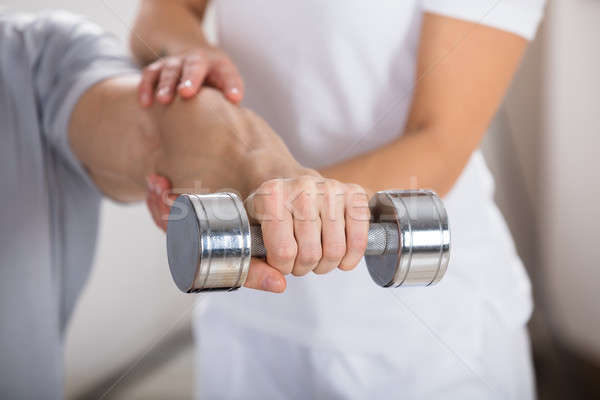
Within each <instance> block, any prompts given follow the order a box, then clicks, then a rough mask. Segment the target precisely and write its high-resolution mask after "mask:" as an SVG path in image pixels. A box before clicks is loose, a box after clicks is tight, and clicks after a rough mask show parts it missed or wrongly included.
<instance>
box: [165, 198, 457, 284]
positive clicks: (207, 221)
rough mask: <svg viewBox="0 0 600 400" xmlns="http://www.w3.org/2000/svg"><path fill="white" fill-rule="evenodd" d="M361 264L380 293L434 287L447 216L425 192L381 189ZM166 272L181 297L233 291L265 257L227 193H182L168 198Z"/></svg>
mask: <svg viewBox="0 0 600 400" xmlns="http://www.w3.org/2000/svg"><path fill="white" fill-rule="evenodd" d="M370 208H371V216H372V222H371V224H370V225H369V239H368V244H367V250H366V252H365V260H366V264H367V268H368V270H369V273H370V275H371V278H372V279H373V280H374V281H375V283H377V284H378V285H379V286H382V287H398V286H429V285H433V284H436V283H438V282H439V281H440V280H441V279H442V277H443V276H444V274H445V272H446V268H447V266H448V262H449V259H450V230H449V227H448V216H447V214H446V210H445V208H444V205H443V203H442V201H441V200H440V198H439V197H438V196H437V195H436V194H435V193H434V192H431V191H425V190H417V191H385V192H378V193H377V194H376V195H375V196H374V197H373V199H371V205H370ZM167 251H168V258H169V268H170V270H171V275H172V276H173V280H174V281H175V284H176V285H177V287H178V288H179V289H180V290H181V291H183V292H186V293H195V292H201V291H208V290H234V289H237V288H239V287H241V286H242V285H243V284H244V282H245V280H246V276H247V275H248V268H249V267H250V258H251V257H265V255H266V252H265V247H264V245H263V241H262V232H261V230H260V226H258V225H250V223H249V220H248V216H247V214H246V210H245V208H244V205H243V203H242V201H241V200H240V199H239V197H238V196H236V195H235V194H232V193H215V194H207V195H195V194H184V195H181V196H179V197H178V198H177V200H175V203H174V204H173V206H172V207H171V215H170V217H169V224H168V228H167Z"/></svg>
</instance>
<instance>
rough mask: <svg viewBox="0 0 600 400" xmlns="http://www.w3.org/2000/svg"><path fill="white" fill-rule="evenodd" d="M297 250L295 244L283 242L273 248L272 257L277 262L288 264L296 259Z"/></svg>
mask: <svg viewBox="0 0 600 400" xmlns="http://www.w3.org/2000/svg"><path fill="white" fill-rule="evenodd" d="M297 250H298V249H297V245H296V243H294V242H292V241H285V242H282V243H279V244H278V245H277V246H275V248H274V249H273V253H272V255H273V257H274V258H275V259H276V260H277V261H278V262H290V261H293V260H294V259H295V258H296V252H297Z"/></svg>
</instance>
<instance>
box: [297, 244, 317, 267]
mask: <svg viewBox="0 0 600 400" xmlns="http://www.w3.org/2000/svg"><path fill="white" fill-rule="evenodd" d="M321 256H322V251H321V245H320V244H316V243H315V244H305V245H304V246H302V247H301V248H300V249H299V251H298V255H297V257H296V260H297V261H298V263H299V264H301V265H316V264H317V263H318V262H319V261H320V260H321Z"/></svg>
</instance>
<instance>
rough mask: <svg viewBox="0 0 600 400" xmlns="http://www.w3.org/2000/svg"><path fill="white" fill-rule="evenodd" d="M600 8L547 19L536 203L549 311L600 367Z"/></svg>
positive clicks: (587, 1) (580, 1)
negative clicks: (599, 229) (541, 140)
mask: <svg viewBox="0 0 600 400" xmlns="http://www.w3.org/2000/svg"><path fill="white" fill-rule="evenodd" d="M599 21H600V1H596V0H554V1H553V2H552V3H551V8H550V13H549V15H548V24H547V25H548V26H547V27H548V30H547V42H546V45H545V47H546V51H545V58H544V65H545V73H544V83H545V96H544V105H543V113H544V120H543V124H544V126H543V129H544V134H545V140H544V141H543V142H542V143H540V146H541V149H542V154H543V159H542V164H541V171H540V173H539V175H538V176H539V180H540V184H541V191H540V192H539V193H538V194H537V196H536V201H537V202H538V204H539V205H540V207H541V208H542V215H541V218H540V224H539V228H540V229H539V232H540V239H541V248H540V249H541V256H542V265H543V268H544V271H545V274H544V275H545V284H546V289H547V294H548V308H549V309H550V310H551V312H552V315H553V325H554V327H555V329H556V332H557V334H558V335H559V337H560V338H561V339H562V340H564V341H565V342H566V343H568V344H569V345H570V346H572V347H574V348H576V349H578V350H579V351H580V352H581V353H583V354H588V355H593V356H594V357H595V358H596V360H598V361H600V307H599V306H598V304H600V245H599V243H598V239H599V237H600V236H599V234H598V226H599V224H600V207H598V203H597V202H598V201H599V199H600V156H599V154H598V149H600V105H599V104H600V102H599V100H598V93H599V92H600V74H599V72H600V42H599V40H600V23H599Z"/></svg>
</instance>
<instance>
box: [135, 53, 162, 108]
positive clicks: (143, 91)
mask: <svg viewBox="0 0 600 400" xmlns="http://www.w3.org/2000/svg"><path fill="white" fill-rule="evenodd" d="M161 69H162V60H159V61H156V62H154V63H152V64H150V65H148V66H147V67H146V68H144V71H143V72H142V79H141V80H140V84H139V85H138V97H139V100H140V104H141V105H142V107H150V106H151V105H152V98H153V97H154V89H155V88H156V83H157V82H158V77H159V76H160V71H161Z"/></svg>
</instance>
